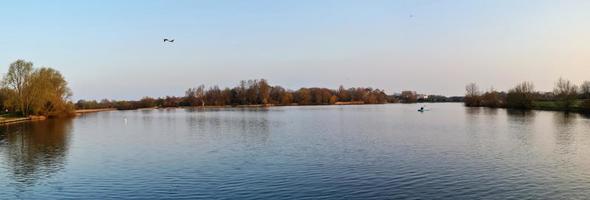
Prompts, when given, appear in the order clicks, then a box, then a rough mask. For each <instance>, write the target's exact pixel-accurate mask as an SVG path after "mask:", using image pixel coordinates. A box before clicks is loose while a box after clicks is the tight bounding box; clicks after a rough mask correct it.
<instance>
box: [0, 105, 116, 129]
mask: <svg viewBox="0 0 590 200" xmlns="http://www.w3.org/2000/svg"><path fill="white" fill-rule="evenodd" d="M113 110H116V109H114V108H105V109H80V110H76V111H74V114H75V116H80V115H83V114H89V113H97V112H105V111H113ZM47 118H48V117H46V116H37V115H33V116H28V117H0V125H1V126H4V125H11V124H19V123H25V122H34V121H43V120H46V119H47Z"/></svg>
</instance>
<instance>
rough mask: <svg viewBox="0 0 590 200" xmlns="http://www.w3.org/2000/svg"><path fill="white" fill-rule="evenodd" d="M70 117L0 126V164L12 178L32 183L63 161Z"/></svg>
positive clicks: (62, 164) (69, 129) (57, 169)
mask: <svg viewBox="0 0 590 200" xmlns="http://www.w3.org/2000/svg"><path fill="white" fill-rule="evenodd" d="M71 124H72V121H71V119H59V120H57V119H56V120H47V121H43V122H36V123H25V124H17V125H10V126H3V127H0V153H1V154H2V156H1V157H0V158H3V160H0V164H2V165H5V166H6V168H7V169H8V170H9V171H10V172H12V173H9V174H8V176H9V178H11V179H14V180H15V182H17V183H20V184H24V185H32V184H34V183H35V182H36V181H37V180H39V179H41V178H44V177H45V178H46V177H49V176H51V175H53V174H55V173H56V172H58V171H59V170H60V169H62V168H63V166H64V164H65V158H66V154H67V151H68V145H69V136H70V132H71V127H72V125H71Z"/></svg>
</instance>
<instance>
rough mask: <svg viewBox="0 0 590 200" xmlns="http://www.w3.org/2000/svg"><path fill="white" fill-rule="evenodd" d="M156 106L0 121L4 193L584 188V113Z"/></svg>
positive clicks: (522, 194) (589, 168)
mask: <svg viewBox="0 0 590 200" xmlns="http://www.w3.org/2000/svg"><path fill="white" fill-rule="evenodd" d="M427 107H428V108H429V109H430V111H428V112H424V113H420V112H416V109H417V108H418V105H402V104H390V105H359V106H310V107H274V108H267V109H264V108H258V109H205V110H199V109H160V110H139V111H112V112H103V113H94V114H87V115H84V116H81V117H78V118H75V119H69V120H48V121H44V122H36V123H27V124H21V125H12V126H3V127H0V199H63V198H65V199H80V198H82V199H406V198H407V199H433V198H437V199H481V198H485V199H507V198H512V199H522V198H533V199H588V198H590V119H589V118H588V117H585V116H582V115H578V114H564V113H560V112H545V111H533V112H512V111H507V110H504V109H485V108H465V107H463V106H462V104H427Z"/></svg>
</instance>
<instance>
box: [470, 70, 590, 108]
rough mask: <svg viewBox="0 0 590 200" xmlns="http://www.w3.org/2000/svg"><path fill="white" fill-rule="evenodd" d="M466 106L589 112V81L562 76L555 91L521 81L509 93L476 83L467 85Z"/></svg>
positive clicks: (556, 84) (556, 83)
mask: <svg viewBox="0 0 590 200" xmlns="http://www.w3.org/2000/svg"><path fill="white" fill-rule="evenodd" d="M465 90H466V93H465V106H469V107H479V106H481V107H492V108H514V109H540V110H559V111H576V112H590V81H584V82H583V83H582V84H581V85H580V86H577V85H576V84H574V83H572V82H571V81H569V80H565V79H563V78H560V79H559V80H558V81H557V82H555V87H554V89H553V92H539V91H535V89H534V85H533V83H531V82H522V83H520V84H518V85H516V86H515V87H514V88H512V89H510V90H508V92H499V91H496V90H494V89H490V90H489V91H486V92H482V91H480V90H479V87H478V86H477V84H475V83H470V84H468V85H467V86H466V87H465Z"/></svg>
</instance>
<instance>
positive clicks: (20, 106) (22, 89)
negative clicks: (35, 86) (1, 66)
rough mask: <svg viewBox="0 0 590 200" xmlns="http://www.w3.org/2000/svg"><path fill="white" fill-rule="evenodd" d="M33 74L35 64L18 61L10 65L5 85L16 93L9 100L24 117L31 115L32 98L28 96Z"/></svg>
mask: <svg viewBox="0 0 590 200" xmlns="http://www.w3.org/2000/svg"><path fill="white" fill-rule="evenodd" d="M32 72H33V63H31V62H27V61H24V60H17V61H15V62H13V63H11V64H10V67H9V68H8V73H7V74H6V78H5V79H4V81H3V83H4V85H5V86H6V87H8V88H10V89H11V90H13V91H14V93H15V95H14V96H12V98H11V99H10V100H9V101H11V103H12V104H13V105H14V106H16V109H17V110H18V111H19V112H20V113H21V114H22V115H23V116H24V115H28V114H29V107H30V103H31V102H30V100H31V99H30V98H28V97H27V96H26V93H27V89H28V86H29V82H28V81H29V79H30V77H31V73H32Z"/></svg>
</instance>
